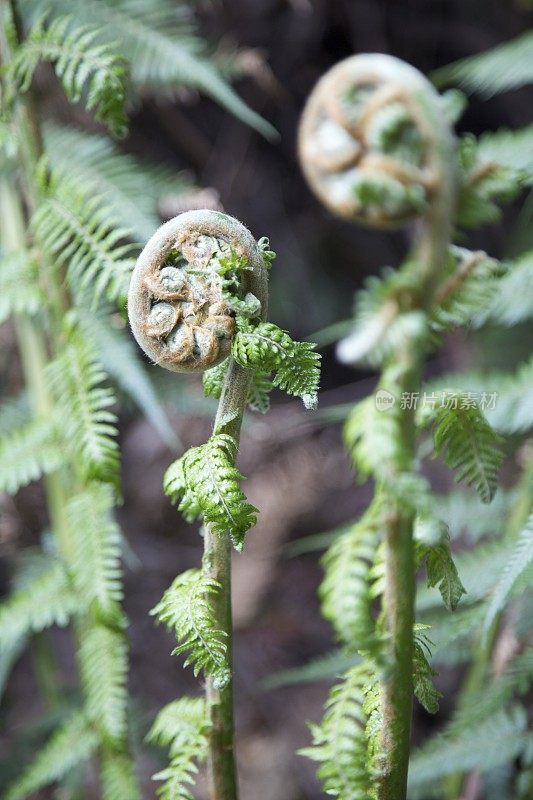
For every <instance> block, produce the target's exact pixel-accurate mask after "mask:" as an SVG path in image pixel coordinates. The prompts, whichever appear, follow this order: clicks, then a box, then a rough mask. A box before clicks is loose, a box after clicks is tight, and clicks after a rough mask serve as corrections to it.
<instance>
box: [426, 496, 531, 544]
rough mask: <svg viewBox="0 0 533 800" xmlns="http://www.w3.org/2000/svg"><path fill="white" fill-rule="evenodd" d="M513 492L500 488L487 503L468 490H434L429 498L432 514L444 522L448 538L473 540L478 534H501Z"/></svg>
mask: <svg viewBox="0 0 533 800" xmlns="http://www.w3.org/2000/svg"><path fill="white" fill-rule="evenodd" d="M515 496H516V495H515V492H514V491H505V490H503V489H500V491H498V492H497V493H496V495H495V497H494V499H493V501H492V503H491V504H490V505H487V504H486V503H483V502H482V501H481V500H480V499H479V497H478V496H477V495H476V494H473V493H472V492H470V491H468V490H466V491H464V490H461V489H454V490H452V491H451V492H448V493H447V494H434V495H433V498H432V500H433V509H434V512H435V515H436V516H437V518H438V519H441V520H442V521H443V522H444V523H445V525H446V527H447V528H448V531H449V534H450V538H451V539H452V540H453V539H458V538H459V537H460V536H465V537H466V539H467V540H468V541H469V542H471V543H476V542H478V541H479V540H480V539H481V538H482V537H485V536H486V537H492V536H496V535H498V536H499V535H500V534H501V531H502V529H503V527H504V525H505V520H506V518H507V514H508V513H509V509H510V508H512V505H513V502H514V500H515Z"/></svg>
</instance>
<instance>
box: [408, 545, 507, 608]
mask: <svg viewBox="0 0 533 800" xmlns="http://www.w3.org/2000/svg"><path fill="white" fill-rule="evenodd" d="M511 550H512V545H510V544H509V542H508V541H506V540H503V541H502V540H493V541H488V542H486V543H483V542H482V543H481V544H479V545H478V546H477V547H476V548H474V549H473V550H465V551H463V552H461V553H457V554H456V556H455V564H456V567H457V571H458V573H459V575H460V576H461V582H462V583H463V584H464V586H465V588H466V594H465V595H464V596H463V598H462V601H461V607H462V606H463V605H466V604H468V605H471V604H473V603H476V602H477V601H478V600H482V599H484V598H485V597H486V596H487V594H488V592H490V591H492V589H493V588H494V586H495V585H496V583H497V582H498V579H499V578H500V576H501V570H502V564H505V562H506V560H507V559H508V558H509V556H510V553H511ZM441 603H442V597H441V595H440V593H439V592H437V591H435V589H432V588H428V587H419V589H418V593H417V608H418V609H419V611H427V610H428V609H431V608H435V606H439V605H440V604H441ZM456 613H457V612H456Z"/></svg>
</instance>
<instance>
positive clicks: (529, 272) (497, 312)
mask: <svg viewBox="0 0 533 800" xmlns="http://www.w3.org/2000/svg"><path fill="white" fill-rule="evenodd" d="M532 276H533V250H528V252H527V253H524V254H523V255H521V256H520V257H519V258H516V259H515V260H514V261H510V262H507V272H506V274H505V276H504V277H503V278H501V279H500V280H499V281H498V283H497V292H496V294H495V295H494V296H493V297H492V298H490V301H489V302H488V303H485V304H483V305H480V306H479V308H480V309H481V311H478V314H477V316H478V319H479V321H480V322H487V321H489V322H495V323H497V324H498V325H506V326H508V327H512V326H513V325H516V324H517V323H519V322H523V321H524V320H528V319H532V318H533V298H532V296H531V279H532Z"/></svg>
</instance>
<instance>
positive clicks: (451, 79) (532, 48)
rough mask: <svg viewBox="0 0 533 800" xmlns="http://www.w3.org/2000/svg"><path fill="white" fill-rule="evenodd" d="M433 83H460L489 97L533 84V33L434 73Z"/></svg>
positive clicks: (465, 87)
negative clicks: (532, 82)
mask: <svg viewBox="0 0 533 800" xmlns="http://www.w3.org/2000/svg"><path fill="white" fill-rule="evenodd" d="M433 80H434V81H435V82H436V83H437V85H438V86H443V85H447V84H450V83H455V84H459V86H461V87H463V88H464V89H466V91H469V92H480V93H481V94H483V95H484V96H485V97H492V96H493V95H494V94H497V93H498V92H505V91H508V90H509V89H517V88H518V87H519V86H524V85H525V84H527V83H530V82H531V81H533V33H532V32H531V31H528V32H527V33H524V34H522V35H521V36H518V37H517V38H516V39H511V40H510V41H509V42H505V43H504V44H501V45H498V47H494V48H492V50H489V51H487V52H485V53H480V54H479V55H475V56H469V57H468V58H463V59H461V60H460V61H456V62H455V63H453V64H449V65H448V66H446V67H442V69H439V70H437V71H436V72H434V73H433Z"/></svg>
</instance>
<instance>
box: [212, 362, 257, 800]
mask: <svg viewBox="0 0 533 800" xmlns="http://www.w3.org/2000/svg"><path fill="white" fill-rule="evenodd" d="M250 379H251V372H250V371H249V370H247V369H244V368H243V367H241V366H239V365H238V364H236V363H235V361H234V360H233V358H230V362H229V367H228V371H227V373H226V378H225V381H224V387H223V390H222V395H221V397H220V401H219V404H218V410H217V415H216V419H215V424H214V432H215V433H226V434H229V435H230V436H231V437H232V438H234V439H235V441H236V442H237V443H238V442H239V439H240V431H241V424H242V418H243V414H244V409H245V408H246V400H247V394H248V387H249V385H250ZM231 550H232V547H231V540H230V537H229V536H227V535H226V536H220V535H218V534H214V533H212V531H211V526H210V525H207V526H206V530H205V538H204V568H205V569H206V571H207V574H208V575H209V577H210V578H213V579H214V580H216V581H218V582H219V583H220V589H219V591H218V592H217V593H216V595H215V596H214V598H213V600H212V607H213V615H214V618H215V627H216V628H217V629H218V630H221V631H224V632H225V633H226V634H227V638H226V639H225V642H226V645H227V661H228V667H229V669H230V670H232V661H233V659H232V654H233V652H232V651H233V624H232V614H231ZM206 698H207V708H208V715H209V720H210V733H209V757H208V764H209V781H210V792H211V800H236V798H237V795H238V790H237V775H236V769H235V752H234V750H235V747H234V720H233V717H234V714H233V680H231V681H230V682H229V683H228V685H227V686H226V687H224V688H223V689H220V688H218V687H217V686H216V681H214V680H213V678H210V677H208V678H207V680H206Z"/></svg>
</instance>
